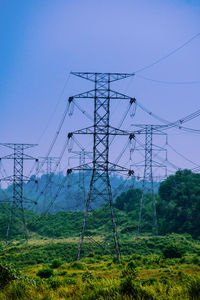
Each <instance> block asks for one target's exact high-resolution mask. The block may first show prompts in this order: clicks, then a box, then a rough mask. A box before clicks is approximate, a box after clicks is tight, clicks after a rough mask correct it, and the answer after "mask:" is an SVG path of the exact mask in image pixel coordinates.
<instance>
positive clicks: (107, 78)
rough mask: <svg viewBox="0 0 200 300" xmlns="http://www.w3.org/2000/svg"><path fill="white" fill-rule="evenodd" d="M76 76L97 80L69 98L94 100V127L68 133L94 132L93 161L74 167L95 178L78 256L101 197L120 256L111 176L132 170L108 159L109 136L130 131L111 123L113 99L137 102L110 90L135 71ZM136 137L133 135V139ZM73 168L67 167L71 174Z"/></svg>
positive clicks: (70, 100) (90, 188)
mask: <svg viewBox="0 0 200 300" xmlns="http://www.w3.org/2000/svg"><path fill="white" fill-rule="evenodd" d="M72 74H73V75H75V76H78V77H81V78H84V79H87V80H89V81H92V82H93V83H94V89H93V90H90V91H88V92H85V93H82V94H78V95H75V96H73V97H70V98H69V102H72V101H73V99H75V98H85V99H93V101H94V115H93V118H94V123H93V126H91V127H88V128H84V129H81V130H77V131H75V132H71V133H69V134H68V137H69V138H71V137H72V136H73V135H74V134H91V135H93V160H92V163H90V164H85V165H82V166H79V167H77V168H73V170H80V169H81V170H92V177H91V182H90V187H89V193H88V198H87V200H86V205H85V214H84V218H83V224H82V229H81V234H80V241H79V246H78V255H77V259H78V260H79V259H80V256H81V248H82V244H83V239H84V235H85V227H86V220H87V215H88V210H89V206H90V204H91V202H95V201H97V199H98V198H99V197H100V198H102V199H103V200H104V201H105V203H107V204H108V205H109V207H110V214H111V220H112V228H113V236H114V243H115V250H116V254H117V257H118V258H120V247H119V241H118V234H117V225H116V221H115V215H114V211H113V199H112V191H111V185H110V179H109V172H110V171H111V170H112V171H114V170H115V171H125V172H129V174H130V175H131V174H133V171H131V170H128V169H126V168H123V167H120V166H118V165H115V164H113V163H111V162H110V161H109V138H110V136H111V135H128V136H130V132H127V131H124V130H120V129H117V128H114V127H112V126H111V125H110V100H111V99H122V100H129V101H130V103H131V104H132V103H134V102H135V98H131V97H128V96H126V95H124V94H121V93H118V92H116V91H113V90H111V87H110V85H111V83H112V82H114V81H117V80H121V79H124V78H127V77H130V76H133V75H134V74H120V73H74V72H73V73H72ZM133 137H134V136H133V135H131V138H133ZM71 171H72V170H71V169H70V170H68V173H70V172H71Z"/></svg>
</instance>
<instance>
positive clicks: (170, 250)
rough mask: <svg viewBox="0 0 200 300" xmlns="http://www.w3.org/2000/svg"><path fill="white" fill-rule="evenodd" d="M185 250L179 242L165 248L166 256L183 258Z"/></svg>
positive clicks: (164, 253)
mask: <svg viewBox="0 0 200 300" xmlns="http://www.w3.org/2000/svg"><path fill="white" fill-rule="evenodd" d="M184 253H185V250H184V248H183V247H181V246H179V245H178V244H170V245H168V246H166V247H165V248H164V249H163V256H164V258H181V257H182V256H183V254H184Z"/></svg>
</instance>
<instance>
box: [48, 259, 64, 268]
mask: <svg viewBox="0 0 200 300" xmlns="http://www.w3.org/2000/svg"><path fill="white" fill-rule="evenodd" d="M61 265H62V261H61V260H60V259H54V260H53V261H52V263H51V265H50V267H51V268H53V269H56V268H59V267H60V266H61Z"/></svg>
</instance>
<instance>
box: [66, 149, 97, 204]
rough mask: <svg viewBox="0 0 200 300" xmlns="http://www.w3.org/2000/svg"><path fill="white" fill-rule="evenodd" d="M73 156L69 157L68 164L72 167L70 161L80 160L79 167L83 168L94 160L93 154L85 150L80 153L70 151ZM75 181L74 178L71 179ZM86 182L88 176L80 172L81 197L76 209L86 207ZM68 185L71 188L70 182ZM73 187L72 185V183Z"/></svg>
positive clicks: (79, 186)
mask: <svg viewBox="0 0 200 300" xmlns="http://www.w3.org/2000/svg"><path fill="white" fill-rule="evenodd" d="M69 152H70V153H71V154H73V155H72V156H70V157H69V159H68V164H69V165H70V161H71V160H72V159H73V160H74V159H78V160H79V166H83V165H85V162H86V160H88V159H91V158H92V152H89V151H85V149H84V148H82V149H81V150H80V151H72V150H70V151H69ZM71 179H72V180H73V178H71ZM85 180H86V174H85V172H84V171H83V170H79V173H78V182H77V184H78V190H79V195H78V197H77V201H76V205H75V208H76V210H77V209H80V208H81V206H82V205H81V204H84V205H85V200H86V187H85V183H86V182H85ZM68 184H69V186H70V182H69V180H68ZM71 185H72V183H71Z"/></svg>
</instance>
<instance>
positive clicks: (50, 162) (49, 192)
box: [38, 156, 59, 212]
mask: <svg viewBox="0 0 200 300" xmlns="http://www.w3.org/2000/svg"><path fill="white" fill-rule="evenodd" d="M39 159H40V162H39V165H38V169H39V170H41V168H42V167H40V164H41V166H45V167H46V171H45V175H46V184H47V183H48V184H47V187H46V189H45V191H44V197H45V199H44V200H43V205H42V212H45V209H46V206H47V205H48V200H49V199H50V202H51V203H52V205H51V210H52V212H55V202H54V201H53V189H52V184H53V182H52V172H53V171H54V169H55V166H56V165H57V164H58V162H59V157H54V156H48V157H40V158H39Z"/></svg>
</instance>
